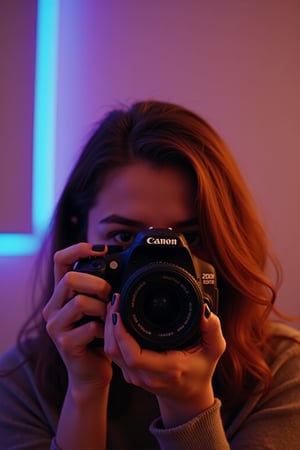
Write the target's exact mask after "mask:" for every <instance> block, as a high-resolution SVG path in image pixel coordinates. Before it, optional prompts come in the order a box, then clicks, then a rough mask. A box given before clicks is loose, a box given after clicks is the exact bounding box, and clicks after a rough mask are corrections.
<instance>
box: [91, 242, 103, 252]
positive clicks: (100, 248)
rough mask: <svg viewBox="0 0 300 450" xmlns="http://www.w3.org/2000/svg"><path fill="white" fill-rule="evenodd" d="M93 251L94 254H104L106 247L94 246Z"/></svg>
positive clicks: (101, 245)
mask: <svg viewBox="0 0 300 450" xmlns="http://www.w3.org/2000/svg"><path fill="white" fill-rule="evenodd" d="M92 250H93V251H94V252H103V251H104V250H105V245H103V244H96V245H93V247H92Z"/></svg>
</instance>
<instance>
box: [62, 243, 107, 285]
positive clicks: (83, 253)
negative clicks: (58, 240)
mask: <svg viewBox="0 0 300 450" xmlns="http://www.w3.org/2000/svg"><path fill="white" fill-rule="evenodd" d="M99 248H101V246H99ZM106 251H107V247H106V246H105V247H104V250H103V251H95V250H93V249H92V246H91V245H90V244H88V243H86V242H81V243H79V244H75V245H72V246H70V247H67V248H65V249H63V250H59V251H57V252H56V253H55V254H54V278H55V284H57V283H58V282H59V280H60V279H61V278H62V277H63V276H64V275H65V273H66V272H68V271H70V270H72V268H73V266H74V264H75V262H76V261H78V260H79V259H81V258H87V257H88V256H93V255H104V254H105V253H106Z"/></svg>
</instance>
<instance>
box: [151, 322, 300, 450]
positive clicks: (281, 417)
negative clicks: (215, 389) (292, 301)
mask: <svg viewBox="0 0 300 450" xmlns="http://www.w3.org/2000/svg"><path fill="white" fill-rule="evenodd" d="M274 333H275V334H274V336H273V340H272V342H271V343H270V344H271V345H272V351H271V352H270V354H269V355H267V360H268V363H269V365H270V369H271V372H272V375H273V382H272V386H271V388H270V389H269V390H268V392H266V393H263V392H262V390H261V389H259V388H261V386H257V387H258V389H257V394H255V393H253V395H251V396H249V399H248V400H247V401H246V402H245V404H244V405H243V406H242V407H241V408H240V410H238V411H237V412H236V414H235V415H234V417H232V414H230V415H231V421H230V423H227V421H226V426H224V421H222V417H223V414H224V412H223V413H222V414H221V413H220V408H221V402H220V401H219V400H216V402H215V405H214V406H213V407H212V408H210V409H208V410H206V411H204V412H203V413H202V414H200V415H198V416H197V417H195V418H194V419H193V420H191V421H189V422H187V423H185V424H182V425H180V426H178V427H175V428H170V429H164V428H163V425H162V422H161V420H160V419H157V420H156V421H154V422H153V423H152V424H151V427H150V431H151V432H152V434H153V435H154V436H155V438H156V439H157V441H158V442H159V445H160V448H161V450H227V449H229V448H230V449H231V450H241V449H243V450H274V449H276V450H287V449H288V450H299V448H300V334H299V332H298V331H296V330H291V329H289V328H287V327H282V326H279V325H278V326H276V328H275V331H274Z"/></svg>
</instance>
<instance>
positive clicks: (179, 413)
mask: <svg viewBox="0 0 300 450" xmlns="http://www.w3.org/2000/svg"><path fill="white" fill-rule="evenodd" d="M115 298H116V301H115V303H114V304H113V305H108V308H107V316H106V321H105V335H104V342H105V344H104V351H105V353H106V354H107V356H109V357H110V358H111V359H112V360H113V361H114V362H115V363H116V364H117V365H118V366H119V367H120V368H121V369H122V372H123V376H124V378H125V380H126V381H127V382H128V383H131V384H134V385H136V386H138V387H141V388H143V389H145V390H147V391H149V392H151V393H152V394H154V395H156V397H157V400H158V404H159V407H160V412H161V416H162V420H163V424H164V426H165V427H166V428H169V427H174V426H177V425H180V424H182V423H185V422H187V421H188V420H191V419H192V418H193V417H195V416H197V415H198V414H200V413H201V412H203V411H204V410H206V409H208V408H210V407H211V406H213V404H214V401H215V400H214V393H213V388H212V377H213V374H214V371H215V368H216V366H217V363H218V360H219V358H220V357H221V355H222V354H223V352H224V351H225V347H226V343H225V340H224V337H223V334H222V330H221V325H220V321H219V319H218V317H217V316H216V315H215V314H212V313H211V314H210V315H209V317H205V311H207V310H206V306H204V308H203V317H202V320H201V323H199V327H200V330H201V343H200V344H198V345H197V346H194V347H191V348H188V349H185V350H181V351H178V350H169V351H165V352H155V351H152V350H146V349H142V348H141V347H140V346H139V344H138V343H137V342H136V341H135V339H134V338H133V337H132V336H131V335H130V334H129V333H128V332H127V330H126V329H125V326H124V324H123V323H122V320H121V317H120V314H119V312H118V310H119V307H118V306H119V295H118V294H117V295H116V296H115ZM206 315H207V316H208V314H206ZM113 316H114V319H115V320H114V322H115V323H113V320H112V318H113Z"/></svg>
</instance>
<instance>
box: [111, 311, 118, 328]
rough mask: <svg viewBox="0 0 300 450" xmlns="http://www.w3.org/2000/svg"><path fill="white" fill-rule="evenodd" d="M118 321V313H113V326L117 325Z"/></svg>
mask: <svg viewBox="0 0 300 450" xmlns="http://www.w3.org/2000/svg"><path fill="white" fill-rule="evenodd" d="M117 320H118V316H117V314H116V313H113V314H112V323H113V325H116V323H117Z"/></svg>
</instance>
